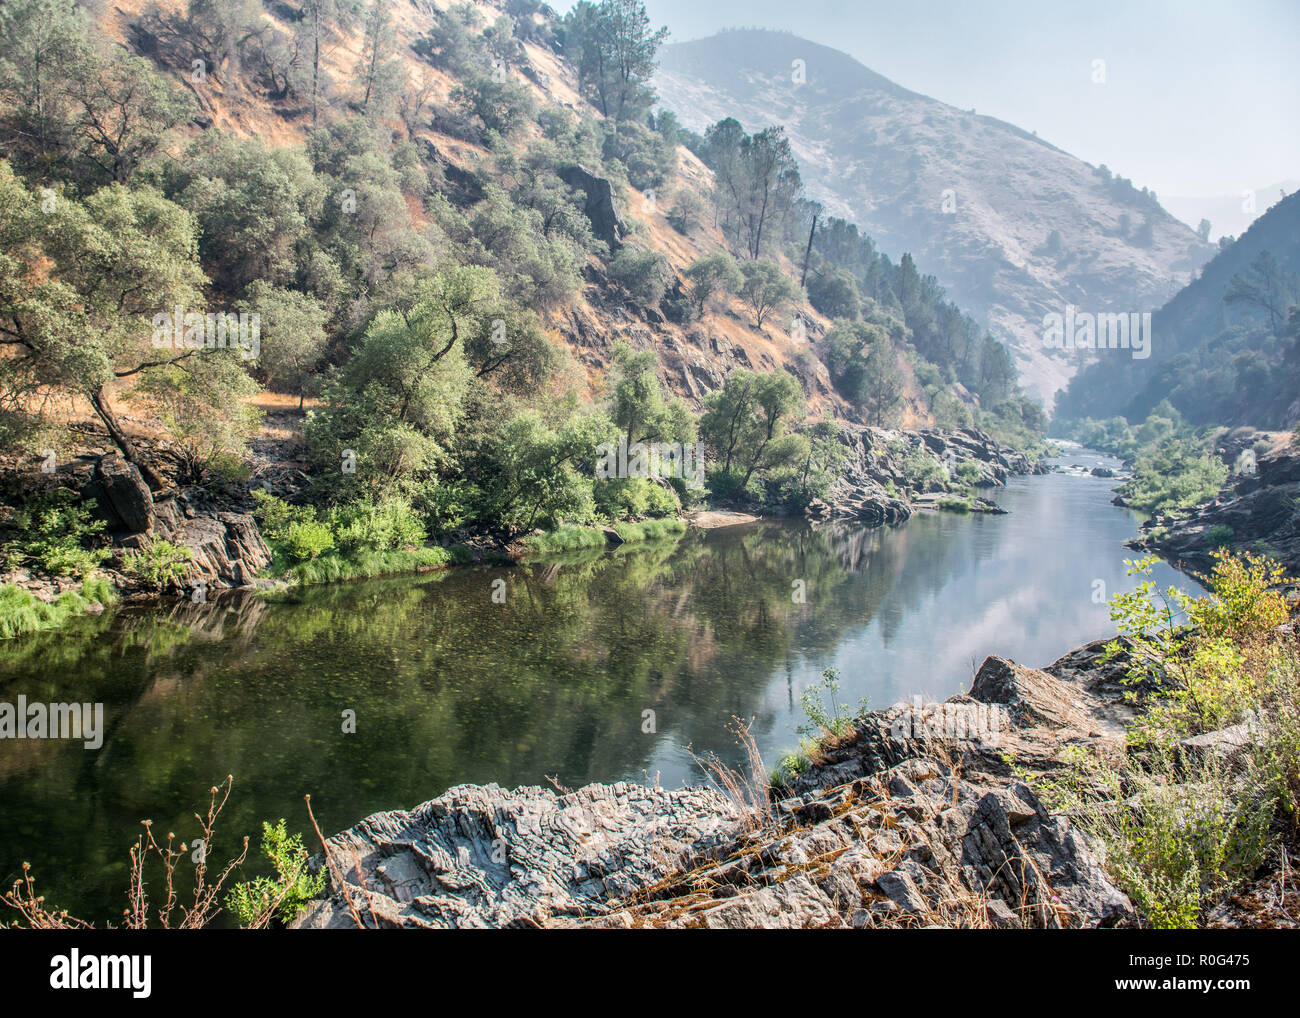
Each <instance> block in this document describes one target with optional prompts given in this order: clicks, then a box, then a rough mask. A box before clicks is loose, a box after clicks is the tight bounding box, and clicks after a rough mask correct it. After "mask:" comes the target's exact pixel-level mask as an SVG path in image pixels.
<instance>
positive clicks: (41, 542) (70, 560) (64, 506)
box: [7, 488, 110, 577]
mask: <svg viewBox="0 0 1300 1018" xmlns="http://www.w3.org/2000/svg"><path fill="white" fill-rule="evenodd" d="M94 510H95V500H94V499H87V500H86V501H84V502H81V501H79V499H78V495H77V493H76V492H75V491H72V490H71V489H69V488H57V489H55V490H54V491H53V492H50V493H49V494H47V495H44V496H41V497H40V498H38V499H35V500H33V501H32V503H31V504H30V505H28V506H26V507H24V508H23V509H20V510H19V511H18V512H17V513H15V514H14V521H13V522H14V527H15V529H17V530H18V531H19V532H25V533H27V534H29V535H30V537H29V538H28V539H27V540H26V541H25V542H23V541H15V542H11V544H10V545H9V547H8V549H7V550H9V551H11V552H14V553H16V554H17V555H18V556H19V557H22V558H32V559H35V560H36V563H37V565H39V567H40V568H41V569H42V570H43V571H44V572H46V573H48V574H49V575H51V576H73V577H86V576H89V575H90V574H91V573H92V572H94V571H95V569H96V567H98V566H99V564H100V563H101V562H103V561H104V559H106V558H108V556H109V554H110V552H109V551H108V549H106V548H87V547H86V546H85V545H86V543H87V542H89V541H90V540H92V539H93V538H96V537H98V536H99V534H100V533H101V532H102V531H103V529H104V521H103V520H97V519H94V518H93V513H94Z"/></svg>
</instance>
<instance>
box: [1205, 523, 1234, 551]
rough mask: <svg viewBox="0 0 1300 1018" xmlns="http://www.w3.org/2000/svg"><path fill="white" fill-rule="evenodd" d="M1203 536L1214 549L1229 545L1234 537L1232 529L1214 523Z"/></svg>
mask: <svg viewBox="0 0 1300 1018" xmlns="http://www.w3.org/2000/svg"><path fill="white" fill-rule="evenodd" d="M1205 536H1206V537H1208V538H1209V540H1210V543H1211V544H1212V545H1214V546H1215V547H1216V548H1219V547H1222V546H1223V545H1225V544H1229V543H1230V542H1231V541H1232V538H1233V536H1234V532H1233V529H1232V528H1231V527H1229V526H1227V525H1226V524H1223V523H1216V524H1214V525H1213V526H1212V527H1210V529H1209V530H1207V531H1206V533H1205Z"/></svg>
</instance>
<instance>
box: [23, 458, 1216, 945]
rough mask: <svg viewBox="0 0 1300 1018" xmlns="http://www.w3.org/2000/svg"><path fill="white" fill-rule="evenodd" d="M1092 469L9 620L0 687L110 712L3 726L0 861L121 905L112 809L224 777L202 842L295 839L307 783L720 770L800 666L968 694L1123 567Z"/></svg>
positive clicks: (1033, 650) (317, 791)
mask: <svg viewBox="0 0 1300 1018" xmlns="http://www.w3.org/2000/svg"><path fill="white" fill-rule="evenodd" d="M1063 462H1064V463H1066V464H1070V463H1081V464H1084V465H1085V466H1089V467H1090V466H1092V465H1094V464H1097V463H1102V462H1105V463H1109V464H1111V465H1112V466H1114V465H1116V464H1115V463H1114V461H1109V460H1104V459H1103V458H1102V457H1098V456H1095V455H1093V454H1090V453H1086V452H1082V451H1078V450H1074V451H1071V452H1069V453H1068V454H1067V455H1066V457H1065V458H1064V460H1063ZM1114 484H1115V482H1114V481H1110V480H1104V479H1101V478H1094V477H1091V476H1086V475H1081V474H1077V473H1074V474H1066V473H1056V474H1049V475H1046V476H1040V477H1021V478H1013V479H1012V480H1011V481H1010V483H1009V484H1008V486H1007V487H1006V488H1005V489H1001V490H996V491H994V492H991V493H990V494H991V495H992V496H993V497H995V498H996V500H997V501H998V502H999V504H1001V505H1002V506H1003V507H1004V508H1005V509H1007V510H1008V511H1009V514H1008V515H1005V516H959V515H952V514H946V513H945V514H938V515H918V516H915V517H913V518H912V519H911V520H910V521H909V522H908V523H906V524H905V525H903V526H900V527H895V528H882V529H876V530H870V529H863V528H856V527H844V528H820V529H814V528H811V527H809V526H806V525H803V524H801V523H792V522H764V523H759V524H753V525H748V526H743V527H735V528H727V529H722V530H714V531H709V532H698V531H692V532H691V533H689V534H688V535H686V536H685V537H683V538H682V539H680V540H677V541H667V542H656V543H654V544H650V545H644V546H639V547H638V546H625V547H623V548H620V549H618V550H616V551H612V552H603V553H602V552H588V553H582V554H572V555H566V556H558V557H555V558H549V559H546V560H543V561H533V562H531V563H529V564H527V565H523V566H520V567H516V568H511V569H505V568H496V567H492V568H488V567H483V568H467V569H461V570H455V571H451V572H446V573H439V574H431V575H425V576H420V577H406V578H396V579H389V580H380V581H372V582H366V583H357V584H346V585H341V586H337V587H331V588H320V589H311V590H306V591H301V592H298V593H296V594H294V595H293V596H292V597H291V598H289V599H286V600H282V601H268V600H265V599H261V598H256V597H250V596H243V595H237V596H233V597H229V598H226V599H222V600H219V601H217V602H215V603H212V604H207V605H191V604H189V603H185V604H182V605H179V606H174V607H170V608H165V609H161V610H160V609H144V608H122V609H119V610H117V611H111V612H109V613H106V614H105V615H104V616H102V617H100V618H98V619H89V618H88V619H83V620H78V621H77V622H76V623H75V624H73V625H72V626H71V627H69V628H67V629H64V630H61V631H59V632H58V633H52V634H42V635H40V636H37V637H31V638H27V639H23V640H17V641H9V642H8V643H7V644H5V645H3V646H0V700H4V701H8V702H11V703H12V702H16V699H17V697H18V695H19V694H22V695H25V696H26V697H27V700H28V702H38V701H39V702H44V703H51V702H71V701H87V702H100V703H103V704H104V707H105V713H106V728H107V731H106V734H105V737H104V743H103V746H102V747H101V748H99V749H98V750H87V749H85V748H83V747H82V745H81V743H80V742H75V743H73V742H62V741H53V740H25V741H4V742H0V877H2V878H3V879H4V880H5V886H6V887H8V885H9V883H10V882H12V880H13V879H15V878H16V877H17V876H18V874H19V872H20V869H19V867H20V865H21V863H22V861H24V860H27V861H30V862H31V863H32V864H33V872H34V873H35V875H36V877H37V880H38V887H39V889H40V890H41V891H43V893H45V894H46V895H47V897H48V899H49V900H50V901H51V902H52V903H54V904H56V905H59V906H62V907H67V908H69V909H70V910H71V911H72V912H73V913H74V914H79V915H82V916H84V917H86V918H92V919H95V920H98V921H101V922H102V921H103V920H105V919H110V918H112V917H114V916H116V915H120V913H121V910H122V907H123V905H124V903H125V888H126V886H127V879H128V866H127V850H128V848H129V846H130V844H131V842H132V841H133V839H134V837H135V836H136V833H137V832H138V831H139V829H140V828H139V826H138V823H139V821H140V820H141V819H144V818H149V819H152V820H153V821H154V826H155V831H161V832H165V831H167V830H171V831H175V832H176V833H177V835H178V837H180V838H193V837H194V836H195V834H196V833H197V824H196V822H195V820H194V818H193V816H192V814H193V813H194V811H195V810H196V809H199V808H200V807H201V806H204V805H205V804H206V790H207V788H208V787H209V786H211V785H213V784H215V783H217V782H219V781H220V780H221V779H223V778H224V777H225V776H226V775H227V774H232V775H233V776H234V779H235V782H234V791H233V794H232V795H231V797H230V801H229V804H228V806H227V808H226V811H225V813H224V814H223V816H222V824H221V826H220V828H219V830H218V838H217V843H216V844H215V845H214V846H212V853H213V855H214V856H215V857H216V858H217V859H218V860H224V859H225V858H226V857H227V856H228V855H229V854H232V849H235V848H237V843H238V841H239V839H240V837H242V835H244V834H250V835H253V836H254V841H253V843H254V850H255V848H256V843H257V840H258V837H257V836H258V833H259V831H260V821H261V820H263V819H271V820H275V819H277V818H279V817H285V818H287V819H288V821H289V828H290V830H291V831H293V830H297V831H304V832H308V833H309V834H310V830H309V825H308V820H307V816H306V811H305V807H304V804H303V795H304V794H305V793H311V795H312V804H313V808H314V809H315V811H316V815H317V818H318V819H319V821H320V823H321V826H322V828H323V829H324V830H325V831H326V832H327V833H329V832H332V831H335V830H338V829H341V828H343V827H347V826H350V825H352V824H353V823H355V822H356V821H357V820H359V819H360V818H361V817H363V816H365V815H367V814H368V813H371V812H373V811H375V810H379V809H389V808H395V807H404V806H412V805H414V804H416V803H418V802H421V801H423V800H425V799H428V798H431V797H433V796H435V795H438V794H439V793H441V792H443V791H445V790H446V789H447V788H449V787H451V786H453V785H456V784H460V783H462V782H476V783H487V782H497V783H498V784H501V785H506V786H511V785H518V784H545V783H546V782H547V779H548V777H551V778H554V779H555V780H556V781H558V782H559V783H560V784H562V785H564V786H568V787H578V786H579V785H582V784H585V783H587V782H591V781H614V780H618V779H631V780H646V779H647V778H648V779H650V780H653V779H655V778H656V776H657V778H658V780H659V781H661V782H662V783H663V784H665V785H676V784H679V783H681V782H682V781H699V780H700V774H699V770H698V767H697V765H696V764H695V763H694V761H693V758H692V751H693V752H694V753H695V754H697V755H701V756H703V755H706V754H709V753H716V754H718V756H720V757H721V758H723V759H724V760H727V761H728V762H730V763H733V764H734V763H738V762H739V761H738V757H737V754H738V752H739V751H738V749H737V747H736V745H735V741H734V737H733V736H732V734H731V733H730V732H729V731H728V730H727V724H728V722H729V721H730V719H731V718H732V717H733V715H734V716H738V717H743V718H746V719H750V718H753V719H754V724H753V731H754V733H755V735H756V737H757V740H758V744H759V746H760V748H761V750H762V752H763V754H764V756H765V758H766V760H767V762H768V764H769V765H774V764H775V763H776V762H777V760H778V759H779V757H780V754H781V751H782V750H783V749H789V748H793V747H794V746H795V745H796V744H797V743H798V736H797V734H796V732H795V729H796V727H797V726H798V725H799V724H801V723H803V722H804V713H803V710H802V708H801V705H800V696H801V694H802V692H803V691H804V690H805V689H807V688H808V687H809V686H811V685H814V684H816V683H817V681H818V679H819V677H820V675H821V672H822V670H823V669H824V668H827V667H835V668H837V669H838V670H839V672H840V683H841V688H840V693H839V699H840V701H841V702H843V703H849V704H856V703H857V702H858V701H859V700H860V699H862V698H866V699H867V700H869V702H870V704H871V705H873V706H886V705H888V704H890V703H893V702H895V701H898V700H901V699H908V698H911V697H913V696H923V697H926V698H943V697H946V696H950V695H952V694H953V693H956V692H959V691H960V690H962V689H964V688H967V687H968V686H969V685H970V682H971V679H972V677H973V675H974V670H975V668H976V667H978V665H979V663H980V661H982V660H983V658H984V657H985V656H986V655H989V654H1001V655H1003V656H1006V657H1011V658H1014V659H1015V660H1017V661H1020V662H1022V663H1024V664H1028V665H1035V666H1041V665H1045V664H1048V663H1050V662H1051V661H1052V660H1054V659H1055V658H1056V657H1058V656H1060V655H1061V654H1064V653H1065V652H1067V651H1069V650H1071V649H1072V648H1074V647H1076V646H1078V645H1079V644H1082V643H1084V642H1086V641H1088V640H1091V639H1094V638H1097V637H1101V636H1107V635H1110V634H1111V633H1113V632H1114V628H1113V625H1112V624H1111V622H1110V620H1109V617H1108V613H1107V609H1106V606H1105V604H1104V603H1101V596H1102V595H1109V594H1114V593H1115V592H1116V591H1118V590H1123V589H1132V587H1133V585H1134V581H1133V580H1131V579H1128V578H1126V577H1125V566H1124V560H1125V559H1126V558H1132V557H1133V554H1134V553H1132V552H1130V551H1128V550H1127V549H1125V548H1124V541H1125V540H1126V539H1127V538H1129V537H1131V536H1133V534H1134V533H1135V532H1136V528H1137V524H1138V518H1137V516H1136V515H1135V514H1133V513H1130V512H1127V511H1125V510H1123V509H1120V508H1117V507H1115V506H1113V505H1111V504H1110V498H1111V488H1112V487H1113V486H1114ZM1156 579H1157V581H1158V582H1159V584H1160V585H1161V586H1165V585H1167V584H1170V583H1174V584H1177V585H1179V586H1182V587H1183V588H1184V589H1188V588H1189V587H1194V584H1192V583H1191V581H1189V580H1188V579H1187V578H1185V577H1183V576H1181V575H1180V574H1178V573H1176V572H1174V571H1173V570H1172V569H1170V568H1169V567H1167V566H1164V565H1163V564H1161V565H1160V566H1159V567H1158V570H1157V575H1156ZM494 594H495V595H496V596H495V597H494ZM502 594H504V597H502ZM353 718H354V719H355V721H354V723H353V720H352V719H353ZM351 728H354V729H355V730H354V731H349V730H348V729H351ZM307 841H308V844H309V846H312V845H313V842H314V836H309V837H308V839H307Z"/></svg>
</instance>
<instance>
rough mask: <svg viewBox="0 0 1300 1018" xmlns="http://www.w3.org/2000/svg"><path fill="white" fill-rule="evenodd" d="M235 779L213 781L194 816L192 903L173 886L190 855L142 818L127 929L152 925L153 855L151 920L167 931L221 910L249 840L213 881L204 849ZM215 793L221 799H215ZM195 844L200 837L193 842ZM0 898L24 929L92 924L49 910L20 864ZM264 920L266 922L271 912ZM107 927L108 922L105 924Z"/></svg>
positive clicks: (202, 921) (203, 922)
mask: <svg viewBox="0 0 1300 1018" xmlns="http://www.w3.org/2000/svg"><path fill="white" fill-rule="evenodd" d="M233 785H234V778H232V777H231V776H230V775H227V776H226V780H225V781H224V782H222V784H221V785H213V786H212V788H211V790H210V793H209V800H208V809H207V813H206V815H204V816H200V815H199V814H198V813H195V814H194V819H195V820H197V821H198V822H199V827H200V828H201V830H202V832H203V836H202V844H203V851H202V852H200V853H199V859H198V861H197V865H196V869H195V877H194V897H193V900H192V901H191V903H190V904H188V905H185V904H181V902H180V900H179V899H180V896H179V894H178V893H177V890H176V879H175V876H176V866H177V864H178V863H179V862H180V860H181V859H182V858H183V857H185V856H186V855H188V854H190V848H189V847H188V846H187V845H186V843H185V842H180V843H179V844H178V843H177V841H176V835H175V834H172V833H168V835H167V837H166V839H165V841H163V842H159V841H158V840H157V839H156V838H155V837H154V834H153V821H152V820H142V821H140V823H141V825H142V826H143V827H144V833H143V834H141V835H140V836H139V837H138V838H137V839H136V842H135V844H134V845H132V846H131V886H130V889H129V891H128V907H127V908H125V909H124V910H123V912H122V917H123V922H122V925H123V927H125V928H126V929H130V930H143V929H146V928H148V927H149V925H150V922H151V920H150V915H149V911H150V901H149V884H148V880H147V879H146V876H145V864H146V862H147V861H148V860H150V859H151V858H152V859H156V860H157V861H158V862H160V863H161V865H162V872H163V892H164V893H163V903H162V905H161V906H160V907H159V908H157V910H156V914H155V915H154V917H153V922H154V923H156V924H157V925H159V926H161V927H162V928H163V929H165V930H170V929H180V930H196V929H201V928H203V927H205V926H207V925H209V924H210V923H211V922H212V920H213V919H215V918H216V916H217V915H218V914H219V913H220V912H221V893H222V890H223V888H224V885H225V883H226V881H227V880H228V879H229V877H230V875H231V874H232V873H233V872H234V870H235V867H237V866H240V865H242V864H243V862H244V859H245V858H246V857H247V856H248V838H247V836H245V837H244V840H243V847H242V850H241V851H240V853H239V855H238V856H237V857H235V858H234V859H231V860H230V861H229V862H228V863H227V864H226V865H225V867H224V868H223V869H222V870H221V872H220V873H219V874H218V875H217V877H216V879H215V880H209V879H208V863H207V857H208V849H209V848H210V847H211V845H212V841H213V837H214V834H215V831H216V826H217V820H218V818H219V817H220V816H221V811H222V809H223V808H224V807H225V805H226V801H227V800H228V799H229V798H230V790H231V788H232V787H233ZM218 796H219V797H220V800H219V801H218ZM195 844H196V845H197V844H198V841H197V840H196V841H195ZM0 902H3V903H4V904H5V905H7V906H9V907H10V908H12V909H13V910H15V911H16V912H17V913H18V914H19V916H21V917H22V918H21V922H19V923H15V924H14V925H23V926H26V928H28V929H36V930H74V929H75V930H84V929H91V928H93V924H92V923H89V922H86V921H85V920H83V919H78V918H76V917H74V916H71V915H69V914H68V912H67V910H66V909H53V908H51V907H49V906H48V905H47V904H46V902H45V897H44V895H38V894H37V893H36V881H35V879H34V878H33V877H32V875H31V866H30V865H29V864H27V863H23V875H22V877H20V878H19V879H18V880H16V881H14V884H13V887H12V888H10V890H9V891H7V892H5V893H4V894H3V895H0ZM267 921H268V922H269V916H268V919H267ZM108 925H109V927H110V928H111V926H112V924H108Z"/></svg>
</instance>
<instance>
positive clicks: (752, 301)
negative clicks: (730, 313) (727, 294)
mask: <svg viewBox="0 0 1300 1018" xmlns="http://www.w3.org/2000/svg"><path fill="white" fill-rule="evenodd" d="M740 276H741V283H740V291H739V295H740V298H741V299H742V300H743V301H744V302H745V304H746V305H748V307H749V309H750V310H751V311H752V312H753V313H754V325H755V326H757V327H758V328H759V329H760V330H761V329H762V328H763V322H764V321H766V320H767V318H768V316H769V315H771V314H772V313H773V312H774V311H779V310H780V309H781V308H783V307H785V306H786V305H787V304H788V303H789V302H790V301H792V300H794V299H795V298H796V297H798V296H799V288H798V287H797V286H795V285H794V281H793V280H792V279H791V278H790V277H789V276H787V275H786V274H785V273H784V272H783V271H781V267H780V266H779V265H777V264H776V263H775V262H770V261H752V262H742V263H741V266H740Z"/></svg>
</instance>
